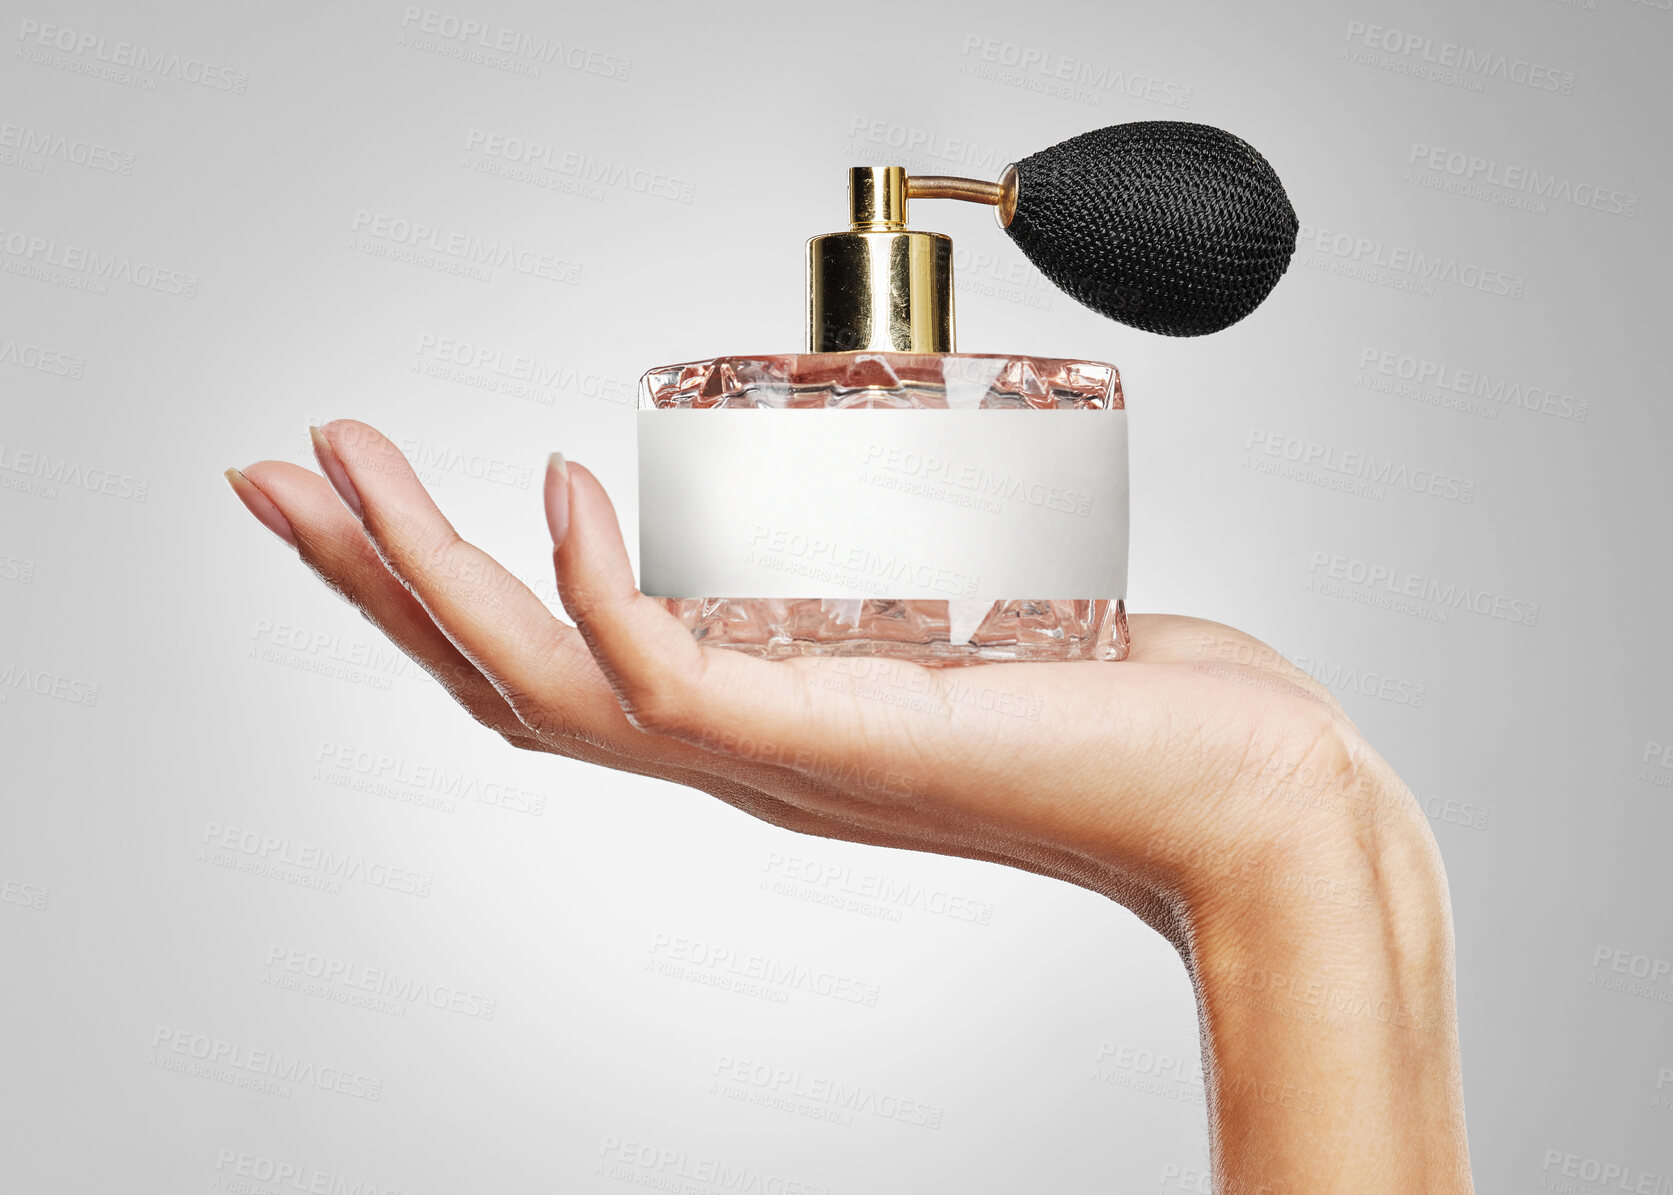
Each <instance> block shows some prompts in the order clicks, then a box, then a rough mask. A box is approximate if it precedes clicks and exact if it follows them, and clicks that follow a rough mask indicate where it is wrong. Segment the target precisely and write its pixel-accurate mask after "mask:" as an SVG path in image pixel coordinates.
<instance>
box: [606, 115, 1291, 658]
mask: <svg viewBox="0 0 1673 1195" xmlns="http://www.w3.org/2000/svg"><path fill="white" fill-rule="evenodd" d="M1158 127H1159V131H1158ZM1203 129H1205V126H1200V125H1190V124H1183V123H1179V122H1146V123H1145V124H1142V125H1121V126H1115V127H1114V128H1112V129H1105V130H1100V131H1099V132H1098V133H1094V134H1086V135H1083V136H1082V137H1080V138H1075V139H1072V140H1071V141H1069V142H1065V143H1063V145H1060V146H1057V147H1054V148H1053V149H1051V150H1047V151H1044V152H1043V153H1041V154H1036V155H1034V156H1033V157H1031V158H1029V159H1025V160H1024V161H1023V162H1021V163H1018V164H1017V165H1014V166H1011V167H1008V168H1007V169H1006V171H1005V173H1004V175H1003V176H1002V178H1001V179H1000V180H999V181H998V182H997V183H989V182H983V181H978V180H971V179H954V178H944V177H939V176H909V175H908V174H907V172H906V171H905V170H904V169H903V168H901V167H899V166H881V167H872V166H867V167H856V168H854V169H851V170H850V171H849V179H848V183H849V227H848V228H847V229H845V230H842V231H838V232H833V233H829V234H826V235H822V236H816V237H814V238H812V239H811V240H810V241H809V242H808V257H807V347H806V351H805V352H802V353H791V354H783V355H772V356H733V357H718V358H714V359H712V360H708V361H696V362H687V363H682V364H675V365H668V366H662V367H659V368H656V369H652V370H650V371H649V372H647V373H646V374H645V375H644V377H643V379H642V381H641V386H640V397H639V407H640V411H639V479H640V571H641V580H640V587H641V589H642V590H643V591H644V592H645V593H647V594H650V595H653V596H656V597H659V598H661V600H663V602H664V603H665V604H666V606H667V608H668V609H669V610H670V611H671V612H672V613H673V614H674V615H675V616H676V617H678V618H679V619H680V620H681V621H682V622H683V623H684V624H685V625H686V626H687V627H688V628H689V629H690V631H691V633H692V634H693V635H694V636H695V637H696V638H697V639H698V640H699V641H701V642H703V643H705V644H709V645H712V646H717V647H725V648H731V649H735V650H740V651H745V652H749V653H752V654H755V655H760V656H765V657H769V658H779V657H785V656H791V655H797V654H820V655H886V656H893V657H902V658H907V659H912V660H916V661H919V662H922V663H932V664H968V663H978V662H986V661H1023V660H1031V661H1058V660H1120V659H1123V658H1124V657H1125V656H1126V654H1127V648H1128V630H1127V619H1126V610H1125V596H1126V567H1127V522H1128V493H1127V439H1126V409H1125V401H1124V396H1123V393H1122V388H1121V379H1120V375H1119V373H1118V371H1117V369H1116V367H1115V366H1113V365H1110V364H1106V363H1104V362H1099V361H1078V360H1067V359H1058V358H1042V357H1030V356H1009V355H995V354H964V353H958V352H957V351H956V350H955V328H954V304H953V294H954V292H953V267H952V258H953V253H952V242H951V241H950V239H949V238H947V237H946V236H943V235H941V234H938V233H934V232H926V231H921V230H917V229H911V228H908V227H907V205H908V201H909V200H911V199H929V198H945V199H963V200H969V201H974V202H979V203H986V204H989V205H991V206H993V207H994V209H995V214H996V217H997V219H998V222H999V224H1000V226H1001V227H1002V228H1004V229H1005V230H1006V231H1007V232H1009V233H1010V234H1011V235H1012V236H1013V237H1014V238H1015V239H1016V240H1017V242H1018V244H1019V245H1020V246H1021V247H1022V248H1023V250H1024V252H1025V253H1027V254H1028V255H1029V256H1030V257H1031V258H1032V259H1033V260H1034V261H1035V263H1036V264H1037V265H1040V266H1041V268H1042V270H1043V271H1044V272H1045V273H1046V274H1047V276H1048V277H1050V278H1051V279H1052V281H1053V282H1055V283H1057V284H1058V285H1059V286H1060V287H1062V288H1063V289H1064V290H1066V291H1068V292H1069V293H1070V294H1071V295H1072V296H1073V297H1075V298H1076V299H1078V300H1080V301H1081V302H1083V303H1085V304H1087V305H1088V306H1091V307H1093V308H1094V309H1095V310H1099V311H1101V312H1102V313H1104V314H1106V315H1110V316H1111V317H1112V318H1116V319H1118V320H1122V321H1123V322H1127V323H1132V324H1136V325H1138V326H1141V327H1148V328H1150V330H1154V331H1162V332H1165V333H1170V334H1175V335H1193V334H1198V333H1199V332H1200V331H1206V330H1212V328H1211V327H1209V326H1208V325H1211V324H1215V325H1216V326H1224V323H1223V322H1219V323H1217V321H1222V320H1223V321H1224V322H1231V320H1227V319H1225V314H1226V311H1225V310H1222V309H1225V308H1227V307H1228V302H1229V304H1230V306H1231V307H1236V306H1238V305H1239V304H1240V303H1243V302H1244V298H1243V297H1242V296H1240V295H1239V294H1236V293H1230V292H1236V291H1237V290H1238V288H1239V286H1241V287H1242V289H1243V290H1248V289H1250V287H1249V285H1248V284H1247V282H1246V281H1239V280H1234V281H1237V285H1232V286H1229V287H1223V288H1222V292H1221V293H1219V294H1208V293H1205V283H1208V284H1210V285H1211V284H1212V282H1213V279H1212V278H1210V277H1208V276H1207V275H1205V273H1204V272H1203V270H1202V269H1201V268H1197V261H1198V260H1207V261H1209V262H1210V263H1211V264H1212V265H1214V266H1215V268H1221V269H1224V268H1225V265H1224V262H1225V260H1226V258H1225V254H1224V249H1225V245H1224V241H1225V237H1223V236H1222V237H1221V238H1219V241H1218V242H1217V243H1215V244H1208V245H1203V246H1198V247H1196V248H1197V250H1198V251H1197V257H1196V259H1190V255H1189V253H1185V260H1183V263H1182V257H1181V255H1182V248H1181V245H1180V243H1179V237H1180V235H1181V233H1182V231H1183V235H1184V236H1186V237H1187V238H1192V237H1195V238H1199V239H1200V238H1201V237H1202V235H1203V229H1204V228H1205V227H1206V226H1207V225H1205V221H1204V218H1203V217H1204V212H1203V211H1202V210H1182V211H1175V212H1174V213H1172V214H1171V216H1170V218H1169V220H1168V221H1165V223H1166V224H1167V228H1166V231H1167V232H1169V233H1171V234H1172V235H1173V243H1156V244H1155V245H1154V246H1153V248H1154V249H1155V251H1156V252H1157V253H1159V254H1160V255H1161V257H1162V258H1163V260H1162V262H1161V264H1160V266H1157V265H1156V263H1152V262H1147V261H1146V260H1145V259H1144V255H1143V254H1142V253H1138V254H1135V252H1134V245H1133V243H1132V240H1131V233H1132V230H1133V229H1134V228H1135V227H1136V228H1138V229H1139V232H1140V234H1141V235H1143V234H1144V233H1145V232H1146V225H1145V223H1144V221H1143V220H1142V219H1135V212H1134V210H1133V209H1135V206H1136V205H1135V204H1134V203H1133V202H1131V201H1130V200H1129V199H1128V198H1127V194H1128V192H1129V191H1132V192H1135V193H1136V194H1137V195H1138V197H1139V202H1140V203H1141V204H1142V203H1143V202H1145V201H1147V200H1148V199H1149V197H1151V196H1152V195H1153V193H1154V184H1155V182H1156V181H1157V180H1156V179H1155V177H1154V171H1151V172H1149V177H1144V178H1140V179H1131V178H1126V177H1123V178H1122V179H1121V180H1120V181H1119V182H1118V183H1116V184H1114V185H1111V182H1110V180H1109V179H1108V178H1107V177H1105V173H1106V172H1107V170H1108V169H1109V168H1110V167H1111V166H1112V165H1113V166H1115V167H1117V168H1120V167H1121V166H1122V165H1123V161H1122V160H1123V159H1124V158H1125V160H1126V163H1125V164H1126V165H1129V166H1130V165H1132V164H1133V163H1134V162H1135V161H1137V162H1139V163H1140V164H1141V165H1142V163H1143V162H1145V161H1149V160H1151V159H1158V160H1160V159H1162V158H1165V159H1167V160H1168V162H1169V163H1170V165H1171V166H1172V168H1173V169H1175V171H1176V172H1177V171H1178V168H1179V167H1178V157H1179V146H1180V144H1181V141H1182V138H1183V139H1184V141H1185V142H1186V143H1190V142H1191V139H1192V138H1197V139H1198V140H1200V139H1201V135H1200V134H1199V133H1196V132H1193V131H1196V130H1203ZM1145 130H1150V132H1149V133H1148V134H1147V133H1146V132H1145ZM1207 132H1208V133H1209V134H1212V135H1213V136H1212V137H1211V138H1209V142H1208V147H1209V151H1210V152H1209V153H1208V154H1207V155H1206V157H1207V159H1209V160H1207V161H1205V162H1204V163H1201V164H1199V165H1197V166H1191V165H1189V164H1187V166H1186V172H1187V173H1190V172H1192V171H1193V170H1194V171H1195V172H1196V173H1199V174H1206V175H1214V176H1224V175H1225V174H1226V169H1225V161H1224V159H1225V158H1226V156H1227V152H1228V149H1229V150H1230V152H1231V153H1232V154H1233V155H1234V156H1236V157H1240V158H1241V156H1242V154H1243V151H1247V153H1248V154H1250V155H1253V162H1254V163H1258V166H1259V167H1260V168H1264V170H1265V172H1266V173H1268V174H1270V167H1268V166H1266V163H1265V160H1264V159H1262V158H1260V156H1259V155H1258V154H1255V153H1254V151H1253V150H1252V149H1250V148H1249V147H1248V146H1247V145H1245V144H1244V143H1243V142H1241V141H1238V140H1237V139H1236V138H1233V137H1231V135H1230V134H1225V133H1222V132H1221V131H1220V130H1213V129H1209V130H1207ZM1228 142H1229V143H1233V144H1230V145H1228ZM1234 166H1238V167H1239V168H1241V169H1244V170H1245V172H1247V171H1248V165H1247V164H1246V163H1241V162H1240V163H1234ZM1141 173H1144V172H1142V171H1141ZM1235 173H1236V171H1235V170H1234V171H1233V174H1235ZM1255 173H1257V174H1258V173H1259V170H1256V171H1255ZM1186 181H1187V182H1189V181H1190V180H1186ZM1271 181H1272V182H1273V183H1274V184H1275V183H1276V178H1275V176H1274V177H1273V178H1272V180H1271ZM1240 182H1246V180H1239V179H1236V178H1233V179H1232V190H1233V191H1234V192H1235V194H1228V195H1226V196H1223V197H1221V199H1222V200H1223V201H1215V202H1208V201H1205V200H1204V199H1203V198H1202V197H1201V196H1200V195H1199V196H1198V198H1197V199H1196V200H1195V201H1191V202H1195V203H1196V205H1197V207H1198V208H1203V207H1204V206H1205V204H1206V206H1207V207H1208V208H1213V209H1215V210H1214V211H1213V212H1211V213H1210V214H1213V215H1216V216H1217V217H1218V218H1220V219H1221V220H1222V223H1223V222H1224V217H1225V212H1224V211H1221V210H1219V209H1221V208H1225V207H1227V206H1228V205H1229V204H1233V203H1238V202H1241V203H1243V204H1245V206H1246V205H1247V193H1248V187H1247V186H1246V185H1238V184H1239V183H1240ZM1188 189H1189V188H1188ZM1197 190H1198V191H1200V190H1201V188H1197ZM1089 195H1090V196H1091V197H1092V202H1093V210H1097V205H1098V203H1100V202H1102V204H1103V206H1104V208H1105V209H1109V210H1110V212H1111V213H1112V218H1111V219H1104V220H1102V221H1100V220H1098V219H1088V210H1087V207H1086V205H1087V202H1088V196H1089ZM1278 195H1279V196H1280V197H1282V190H1281V188H1280V189H1279V190H1278ZM1191 202H1188V203H1187V205H1186V207H1187V208H1190V206H1191ZM1176 206H1177V205H1176ZM1283 206H1284V208H1285V209H1286V210H1287V208H1288V203H1287V200H1285V201H1284V203H1283ZM1290 215H1291V219H1292V220H1293V212H1292V213H1290ZM1115 219H1119V220H1120V221H1121V223H1122V227H1121V228H1119V229H1116V228H1114V227H1112V226H1113V224H1114V221H1115ZM1176 226H1178V227H1176ZM1280 231H1281V230H1280ZM1294 235H1295V232H1294V229H1292V230H1291V231H1290V233H1289V238H1290V250H1291V251H1293V245H1294ZM1100 238H1102V239H1100ZM1244 239H1245V240H1247V237H1245V238H1244ZM1280 239H1281V237H1280ZM1192 247H1193V246H1190V245H1186V246H1185V249H1186V250H1189V249H1191V248H1192ZM1283 257H1284V260H1285V261H1287V259H1288V252H1285V253H1284V254H1283ZM1182 268H1183V269H1184V270H1185V272H1186V274H1187V275H1188V276H1186V277H1181V278H1176V279H1169V278H1167V277H1163V278H1161V279H1160V280H1158V279H1157V278H1155V277H1151V276H1148V275H1147V274H1146V269H1149V270H1150V271H1151V273H1152V274H1153V273H1155V271H1156V270H1157V269H1160V270H1162V271H1163V273H1164V274H1165V273H1166V271H1169V270H1172V271H1175V272H1177V271H1179V270H1181V269H1182ZM1233 268H1235V263H1234V266H1233ZM1278 272H1279V273H1281V272H1282V264H1281V263H1280V264H1279V266H1278ZM1275 281H1276V274H1273V275H1272V277H1271V279H1270V281H1266V282H1265V283H1264V285H1265V289H1270V285H1271V282H1275ZM1260 284H1261V283H1260V280H1258V279H1257V280H1256V289H1258V288H1259V286H1260ZM1182 290H1183V292H1184V293H1181V291H1182ZM1264 294H1265V290H1261V291H1260V294H1259V296H1258V297H1256V298H1255V299H1254V302H1255V303H1258V302H1259V300H1260V298H1262V297H1264ZM1252 306H1253V304H1252V303H1250V304H1247V307H1248V309H1252ZM1207 309H1212V310H1208V311H1207V314H1205V310H1207ZM1244 313H1246V311H1243V312H1239V313H1238V314H1236V315H1233V316H1232V317H1231V319H1236V318H1241V315H1242V314H1244ZM1199 325H1201V326H1199ZM711 594H727V595H731V596H708V595H711ZM1029 595H1032V596H1029Z"/></svg>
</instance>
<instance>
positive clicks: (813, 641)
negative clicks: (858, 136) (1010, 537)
mask: <svg viewBox="0 0 1673 1195" xmlns="http://www.w3.org/2000/svg"><path fill="white" fill-rule="evenodd" d="M952 181H953V180H938V179H928V180H924V179H913V180H911V182H912V183H913V184H916V186H915V187H914V188H913V190H912V191H911V192H910V193H911V194H913V195H924V196H926V197H935V196H937V195H939V194H946V195H947V196H948V197H961V198H968V197H969V196H963V195H953V194H952V193H951V192H950V191H943V190H940V189H938V188H937V185H936V184H938V183H951V182H952ZM1011 185H1012V186H1014V182H1013V183H1012V184H1011ZM988 186H991V187H993V188H994V190H995V192H996V193H997V194H996V197H995V198H994V199H987V198H985V197H984V198H983V201H988V202H996V204H997V205H998V206H1000V207H1001V209H1002V210H1001V219H1002V220H1003V219H1004V218H1005V216H1004V212H1003V202H1004V195H1003V193H1002V192H1001V191H1000V186H999V185H996V184H988ZM908 193H909V192H908V180H907V177H906V174H905V171H904V170H902V169H901V168H899V167H861V168H856V169H854V170H852V171H850V177H849V197H850V217H851V221H852V227H851V228H850V229H849V230H847V231H844V232H839V233H832V234H829V235H826V236H820V237H814V238H813V239H812V240H811V241H810V242H809V243H808V346H809V351H808V352H806V353H800V354H787V355H780V356H739V357H720V358H715V359H713V360H709V361H696V362H689V363H685V364H678V365H668V366H662V367H659V368H657V369H653V370H651V371H649V372H648V373H646V374H645V375H644V378H643V380H642V383H641V387H640V397H639V406H640V408H641V410H657V411H669V410H685V411H744V410H760V411H800V410H824V411H836V410H841V411H876V410H912V411H995V412H998V411H1005V412H1020V411H1037V412H1068V411H1078V412H1084V414H1081V415H1078V416H1075V417H1074V418H1075V419H1076V420H1077V421H1084V420H1087V419H1096V418H1104V419H1110V420H1122V419H1124V414H1119V412H1124V409H1125V408H1124V403H1123V399H1122V392H1121V380H1120V376H1119V375H1118V373H1117V371H1116V369H1115V367H1114V366H1113V365H1107V364H1103V363H1101V362H1092V361H1071V360H1063V359H1055V358H1039V357H1009V356H995V355H988V354H959V353H955V352H953V351H952V350H953V289H952V243H951V241H950V240H949V239H948V238H947V237H945V236H941V235H939V234H936V233H930V232H921V231H917V230H909V229H907V228H906V227H905V220H906V200H907V195H908ZM1094 412H1108V413H1109V414H1108V415H1107V416H1098V415H1095V414H1092V413H1094ZM1054 417H1055V418H1059V419H1061V418H1063V417H1062V416H1061V415H1058V416H1054ZM763 418H770V416H763ZM790 418H791V419H793V418H794V417H793V416H792V417H790ZM779 422H780V424H781V425H782V424H783V423H785V422H787V421H786V420H785V419H784V418H782V417H781V418H780V420H779ZM1030 422H1032V419H1031V420H1030ZM687 426H688V427H689V425H687ZM734 426H735V425H734ZM1007 426H1014V425H1007ZM1078 426H1079V427H1080V428H1085V427H1088V426H1089V425H1086V424H1084V423H1079V425H1078ZM984 430H988V431H991V430H992V427H991V425H990V426H988V427H986V428H984ZM1056 430H1059V431H1068V432H1070V433H1073V432H1074V431H1075V430H1077V428H1076V427H1071V426H1069V425H1067V424H1063V425H1059V428H1058V429H1056ZM1124 437H1125V432H1124V428H1123V430H1122V439H1121V441H1120V443H1121V446H1122V448H1121V452H1122V459H1121V461H1120V462H1118V464H1119V468H1120V494H1119V502H1120V506H1121V511H1120V529H1119V530H1120V538H1121V541H1122V542H1121V543H1120V544H1119V551H1120V552H1121V554H1122V560H1121V571H1122V575H1123V576H1124V574H1125V550H1126V545H1125V518H1126V512H1125V501H1126V491H1125V455H1124V454H1125V438H1124ZM643 446H644V430H643V426H642V428H641V451H642V453H643V451H644V447H643ZM888 464H889V462H887V461H884V462H882V465H883V467H880V468H878V469H876V470H873V471H872V474H871V476H870V477H869V478H868V483H869V484H870V485H872V486H874V487H883V488H887V489H889V490H891V491H894V493H892V494H891V497H895V496H897V495H898V496H899V500H900V501H901V502H902V504H903V505H902V509H901V513H900V517H902V518H908V517H912V516H913V512H914V511H915V510H917V511H921V510H922V509H923V508H924V507H923V503H924V502H925V501H927V502H940V503H948V504H957V505H962V506H964V507H966V508H968V507H972V506H977V507H978V508H979V504H982V503H997V501H998V500H999V496H1001V495H1000V491H1001V490H1004V489H1007V488H1008V489H1009V491H1010V496H1011V497H1012V498H1013V499H1016V500H1018V501H1022V502H1029V501H1034V502H1036V504H1042V503H1057V504H1058V505H1059V506H1061V507H1063V508H1064V509H1068V508H1069V507H1070V506H1072V504H1073V502H1074V501H1075V499H1074V497H1073V495H1072V494H1070V495H1067V496H1066V495H1065V493H1064V492H1063V491H1062V490H1061V489H1055V488H1053V487H1051V486H1049V485H1046V484H1044V483H1040V482H1037V481H1033V480H1030V481H1029V482H1028V483H1027V484H1023V483H1022V482H1020V481H1017V480H1015V479H1005V478H995V477H994V476H993V474H992V473H991V472H986V471H983V470H979V469H973V468H966V469H963V470H962V471H961V470H958V469H952V468H948V467H945V466H944V465H943V466H942V467H938V468H937V469H933V470H931V469H927V468H924V467H901V466H900V464H899V462H895V467H893V468H890V467H887V466H888ZM907 465H908V466H910V465H911V462H910V461H908V462H907ZM645 468H646V465H645V461H644V459H643V457H642V460H641V486H642V491H641V492H642V494H643V492H644V491H643V486H644V484H645V483H644V471H645ZM913 500H919V505H918V506H916V507H914V506H912V505H911V503H912V501H913ZM1083 501H1084V500H1083ZM646 515H647V512H646V511H645V510H643V509H642V511H641V518H642V520H643V519H644V518H645V517H646ZM642 542H644V541H643V540H642ZM769 547H770V545H769ZM1076 547H1077V550H1080V549H1084V550H1096V551H1113V550H1116V548H1115V547H1114V546H1112V545H1109V544H1100V545H1076ZM758 559H759V558H758ZM767 563H768V564H769V565H773V564H774V562H773V560H772V559H770V558H769V559H768V561H767ZM804 564H805V562H803V561H788V562H784V561H780V562H778V563H777V565H775V566H776V567H802V566H803V565H804ZM805 575H810V576H811V575H814V574H813V571H812V570H811V569H810V570H809V571H808V573H806V574H805ZM946 591H947V592H948V594H949V596H948V597H947V598H945V599H936V598H929V597H908V598H887V597H870V596H867V597H859V596H850V597H805V598H801V597H790V598H784V597H757V598H726V597H665V598H663V599H662V600H663V601H664V603H665V604H666V605H667V607H668V609H669V610H670V611H671V612H672V613H674V614H675V615H676V616H677V617H678V618H679V619H680V620H681V621H682V622H683V623H684V624H685V625H686V626H687V627H689V628H690V630H691V632H692V634H693V635H694V636H695V637H696V638H697V639H699V640H700V641H702V642H703V643H705V644H710V645H713V646H720V647H727V648H733V649H737V650H741V651H746V652H750V653H752V654H755V655H760V656H766V657H769V658H777V657H784V656H791V655H798V654H820V655H887V656H893V657H902V658H907V659H912V660H917V661H919V662H924V663H937V664H959V663H977V662H983V661H1005V660H1035V661H1043V660H1119V659H1123V658H1124V657H1125V656H1126V654H1127V620H1126V613H1125V609H1124V606H1123V601H1122V597H1121V595H1120V594H1113V595H1112V594H1103V595H1100V594H1096V593H1093V594H1082V595H1079V596H1069V597H1065V596H1063V595H1058V596H1055V597H1049V598H1016V599H998V600H991V599H988V598H986V597H985V596H982V597H970V596H964V595H963V594H962V592H961V591H960V588H959V586H958V585H957V584H956V583H949V584H948V586H947V589H946Z"/></svg>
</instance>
